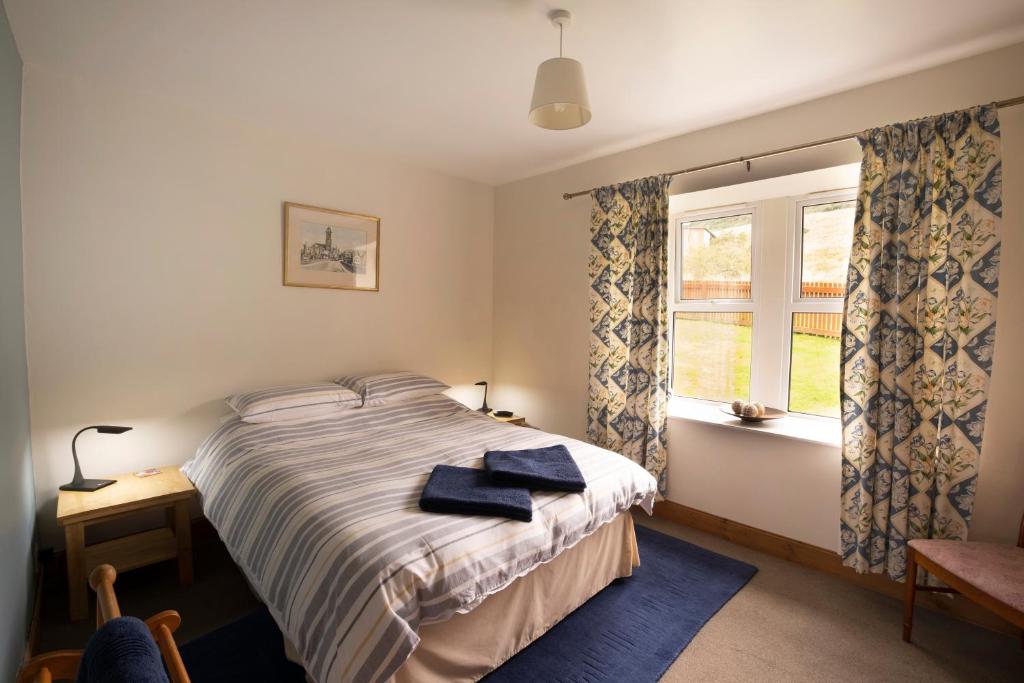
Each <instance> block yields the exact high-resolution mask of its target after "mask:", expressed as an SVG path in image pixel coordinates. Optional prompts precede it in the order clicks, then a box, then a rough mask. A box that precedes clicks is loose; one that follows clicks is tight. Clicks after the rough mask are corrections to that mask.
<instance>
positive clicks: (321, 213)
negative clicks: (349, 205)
mask: <svg viewBox="0 0 1024 683" xmlns="http://www.w3.org/2000/svg"><path fill="white" fill-rule="evenodd" d="M379 270H380V219H379V218H377V217H376V216H367V215H364V214H361V213H350V212H348V211H335V210H333V209H322V208H320V207H317V206H307V205H305V204H293V203H292V202H285V203H284V284H285V285H286V286H288V287H326V288H329V289H360V290H363V291H367V292H376V291H378V290H379V289H380V272H379Z"/></svg>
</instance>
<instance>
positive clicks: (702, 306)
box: [669, 202, 763, 401]
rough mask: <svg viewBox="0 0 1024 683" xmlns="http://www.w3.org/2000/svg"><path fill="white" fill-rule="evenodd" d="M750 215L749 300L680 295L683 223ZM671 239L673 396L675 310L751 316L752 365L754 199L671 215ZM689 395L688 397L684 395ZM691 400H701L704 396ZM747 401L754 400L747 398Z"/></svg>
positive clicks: (756, 250) (756, 249) (757, 238)
mask: <svg viewBox="0 0 1024 683" xmlns="http://www.w3.org/2000/svg"><path fill="white" fill-rule="evenodd" d="M748 213H749V214H750V215H751V216H750V298H749V299H684V298H683V278H682V264H683V239H682V232H683V224H684V223H689V222H692V221H699V220H709V219H714V218H726V217H729V216H742V215H743V214H748ZM671 222H672V226H673V229H672V231H671V233H672V235H671V239H672V241H673V242H674V248H673V252H672V253H674V254H675V267H674V268H670V269H669V270H670V273H671V275H672V284H671V286H672V289H673V292H674V295H673V297H672V299H671V304H670V306H669V309H670V310H669V333H670V335H671V336H670V346H671V349H672V352H671V355H672V362H671V363H670V367H671V372H670V377H669V387H670V390H672V393H673V395H676V396H679V395H681V394H675V393H674V390H673V389H672V385H673V383H674V382H675V377H674V371H675V353H674V350H675V333H676V329H675V326H676V315H675V314H676V313H750V314H752V315H753V319H754V320H753V325H752V327H751V337H750V338H751V350H750V355H751V358H750V365H751V370H753V365H754V349H755V348H756V347H757V345H756V344H754V343H753V339H754V338H755V337H756V336H757V333H758V325H759V324H760V322H759V321H760V318H761V316H760V315H759V311H758V306H759V303H760V300H761V299H762V298H763V297H762V296H761V293H760V287H758V286H757V285H756V283H757V282H758V274H759V273H760V272H761V262H760V257H759V255H760V253H761V249H760V244H761V229H760V226H761V223H760V222H761V211H760V206H759V203H758V202H748V203H744V204H731V205H729V206H723V207H715V208H713V209H704V210H699V211H693V212H687V213H683V214H679V215H677V216H673V217H672V221H671ZM750 395H751V397H753V395H754V376H753V372H751V376H750ZM686 398H691V397H686ZM694 400H698V401H703V400H706V399H697V398H694ZM751 400H754V399H753V398H751Z"/></svg>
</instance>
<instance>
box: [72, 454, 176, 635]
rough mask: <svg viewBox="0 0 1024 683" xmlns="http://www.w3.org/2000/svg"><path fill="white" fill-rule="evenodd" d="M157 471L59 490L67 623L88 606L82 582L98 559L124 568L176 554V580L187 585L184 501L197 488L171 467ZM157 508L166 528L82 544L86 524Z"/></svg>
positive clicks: (87, 608) (115, 567) (171, 557)
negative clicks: (81, 488) (68, 611)
mask: <svg viewBox="0 0 1024 683" xmlns="http://www.w3.org/2000/svg"><path fill="white" fill-rule="evenodd" d="M159 469H160V474H154V475H153V476H151V477H136V476H135V475H134V474H122V475H120V476H117V477H113V478H114V479H115V480H116V481H117V483H116V484H111V485H110V486H107V487H105V488H102V489H100V490H98V491H93V492H90V493H86V492H81V491H61V492H60V493H59V494H58V496H57V523H58V524H59V525H60V526H62V527H64V539H65V543H66V545H67V559H68V594H69V597H70V603H71V620H72V621H79V620H81V619H84V618H85V617H86V614H87V612H88V610H89V593H88V585H87V583H86V582H87V580H88V577H89V573H90V572H91V571H92V570H93V569H95V568H96V567H97V566H98V565H100V564H103V563H107V564H111V565H113V566H114V569H116V570H117V571H118V572H123V571H127V570H129V569H135V568H137V567H142V566H145V565H147V564H153V563H154V562H163V561H164V560H170V559H173V558H175V557H177V558H178V578H179V580H180V581H181V584H182V585H184V586H187V585H188V584H190V583H192V530H191V528H190V527H189V523H190V520H189V512H188V502H189V500H190V499H191V498H192V496H194V495H195V492H196V490H195V487H193V486H192V482H190V481H189V480H188V478H187V477H185V475H184V474H182V473H181V470H179V469H178V468H177V467H176V466H173V465H172V466H168V467H160V468H159ZM159 508H164V509H165V510H166V515H167V516H166V519H167V526H165V527H161V528H159V529H152V530H150V531H143V532H142V533H138V534H131V535H129V536H122V537H121V538H115V539H113V540H110V541H104V542H102V543H94V544H92V545H88V546H87V545H85V527H87V526H90V525H92V524H99V523H101V522H108V521H110V520H112V519H117V518H119V517H124V516H127V515H130V514H132V513H135V512H139V511H141V510H153V509H159Z"/></svg>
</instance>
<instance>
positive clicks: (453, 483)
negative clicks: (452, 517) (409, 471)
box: [420, 465, 533, 522]
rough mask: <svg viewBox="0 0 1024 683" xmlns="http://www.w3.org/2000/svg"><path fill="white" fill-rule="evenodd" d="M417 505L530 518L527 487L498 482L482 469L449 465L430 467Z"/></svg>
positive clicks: (435, 509) (530, 510)
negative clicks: (500, 484)
mask: <svg viewBox="0 0 1024 683" xmlns="http://www.w3.org/2000/svg"><path fill="white" fill-rule="evenodd" d="M420 509H422V510H424V511H426V512H446V513H454V514H458V515H495V516H498V517H510V518H512V519H518V520H521V521H523V522H529V521H530V520H531V519H533V501H531V500H530V491H529V489H526V488H521V487H509V486H498V485H496V484H495V483H494V482H492V481H491V480H490V478H489V477H488V476H487V472H485V471H483V470H478V469H474V468H472V467H452V466H451V465H437V466H436V467H434V471H433V472H431V473H430V479H428V480H427V485H426V486H424V487H423V493H422V494H421V495H420Z"/></svg>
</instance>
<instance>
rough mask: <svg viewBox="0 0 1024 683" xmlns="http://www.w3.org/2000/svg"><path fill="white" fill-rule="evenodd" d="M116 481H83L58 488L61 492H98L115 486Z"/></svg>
mask: <svg viewBox="0 0 1024 683" xmlns="http://www.w3.org/2000/svg"><path fill="white" fill-rule="evenodd" d="M116 483H117V480H116V479H83V480H82V481H80V482H78V483H77V484H76V483H75V482H71V483H70V484H64V485H63V486H61V487H60V490H61V491H98V490H99V489H101V488H103V487H104V486H110V485H111V484H116Z"/></svg>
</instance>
